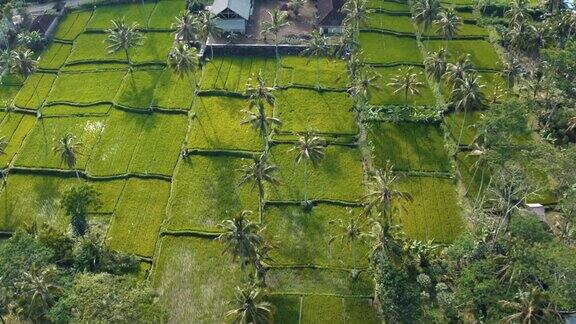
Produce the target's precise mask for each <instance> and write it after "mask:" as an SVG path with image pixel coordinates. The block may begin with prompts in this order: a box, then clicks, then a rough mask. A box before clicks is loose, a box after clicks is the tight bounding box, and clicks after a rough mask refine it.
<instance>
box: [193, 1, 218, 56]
mask: <svg viewBox="0 0 576 324" xmlns="http://www.w3.org/2000/svg"><path fill="white" fill-rule="evenodd" d="M215 18H216V16H214V14H213V13H212V12H210V11H208V10H204V11H202V12H200V13H199V14H198V15H197V16H196V17H195V25H196V28H197V32H198V38H199V39H202V40H203V41H204V42H208V38H214V37H219V36H220V35H222V33H223V32H224V31H223V30H222V28H220V27H218V25H217V24H216V19H215ZM210 57H211V58H214V49H213V48H212V46H210Z"/></svg>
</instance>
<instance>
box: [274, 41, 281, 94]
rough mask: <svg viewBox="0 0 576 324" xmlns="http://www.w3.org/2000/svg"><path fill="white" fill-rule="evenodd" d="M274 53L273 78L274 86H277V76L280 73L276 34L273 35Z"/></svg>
mask: <svg viewBox="0 0 576 324" xmlns="http://www.w3.org/2000/svg"><path fill="white" fill-rule="evenodd" d="M274 51H275V52H276V75H275V77H274V86H276V85H277V84H278V74H279V73H280V55H278V33H276V34H274Z"/></svg>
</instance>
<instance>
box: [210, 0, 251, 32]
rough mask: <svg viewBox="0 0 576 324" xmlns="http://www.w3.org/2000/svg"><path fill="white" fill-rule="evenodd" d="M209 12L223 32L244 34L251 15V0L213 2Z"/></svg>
mask: <svg viewBox="0 0 576 324" xmlns="http://www.w3.org/2000/svg"><path fill="white" fill-rule="evenodd" d="M209 10H210V12H212V14H214V15H215V16H216V25H217V26H218V27H220V28H221V29H222V30H223V31H224V32H226V33H240V34H245V33H246V25H247V23H248V20H250V15H252V0H215V1H214V3H213V4H212V6H210V8H209Z"/></svg>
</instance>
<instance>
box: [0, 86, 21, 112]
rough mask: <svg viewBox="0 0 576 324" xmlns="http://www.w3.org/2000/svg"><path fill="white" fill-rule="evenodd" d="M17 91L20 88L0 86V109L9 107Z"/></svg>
mask: <svg viewBox="0 0 576 324" xmlns="http://www.w3.org/2000/svg"><path fill="white" fill-rule="evenodd" d="M18 91H20V86H12V85H0V108H8V107H10V106H11V105H12V101H13V100H14V97H16V95H17V94H18Z"/></svg>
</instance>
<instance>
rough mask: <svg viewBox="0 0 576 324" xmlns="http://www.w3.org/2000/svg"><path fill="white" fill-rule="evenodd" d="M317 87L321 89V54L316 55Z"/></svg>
mask: <svg viewBox="0 0 576 324" xmlns="http://www.w3.org/2000/svg"><path fill="white" fill-rule="evenodd" d="M316 88H317V89H318V90H320V56H316Z"/></svg>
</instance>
